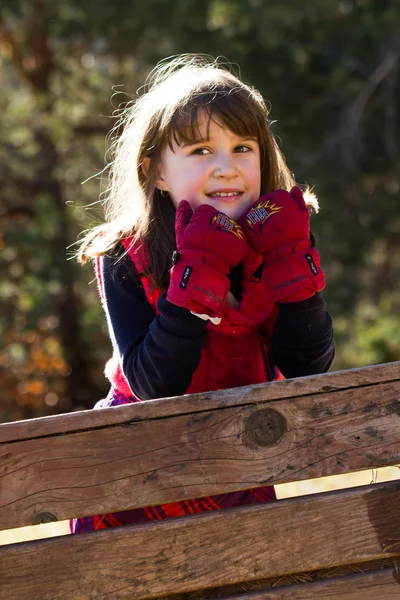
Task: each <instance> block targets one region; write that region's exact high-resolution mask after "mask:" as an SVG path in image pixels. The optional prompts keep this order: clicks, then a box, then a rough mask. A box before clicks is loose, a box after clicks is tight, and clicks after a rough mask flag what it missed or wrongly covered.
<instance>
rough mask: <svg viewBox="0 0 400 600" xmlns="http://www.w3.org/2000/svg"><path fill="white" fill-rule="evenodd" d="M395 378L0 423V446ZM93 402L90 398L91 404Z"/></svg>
mask: <svg viewBox="0 0 400 600" xmlns="http://www.w3.org/2000/svg"><path fill="white" fill-rule="evenodd" d="M399 380H400V361H397V362H392V363H386V364H382V365H372V366H368V367H361V368H357V369H348V370H345V371H334V372H332V373H324V374H321V375H312V376H309V377H299V378H295V379H287V380H284V381H276V382H272V383H264V384H259V385H250V386H246V387H242V388H234V389H227V390H218V391H216V392H207V393H203V394H191V395H188V396H181V397H180V398H164V399H160V400H151V401H148V402H141V403H138V404H134V405H128V406H119V407H114V408H108V409H103V410H99V411H95V412H93V411H91V410H86V411H81V412H74V413H68V414H63V415H57V416H49V417H41V418H38V419H28V420H25V421H15V422H11V423H3V424H1V425H0V443H12V442H14V441H16V440H26V439H31V438H35V437H43V436H46V435H49V436H50V435H54V434H57V433H72V432H75V431H82V430H85V429H93V428H96V427H106V426H110V425H119V424H125V423H129V422H138V421H143V420H148V419H157V418H161V417H168V416H172V415H179V414H180V415H182V414H186V413H195V412H203V411H208V410H213V409H216V408H223V407H225V406H235V405H244V404H249V405H250V404H258V403H259V402H267V401H270V400H278V399H283V398H292V397H298V396H306V395H310V394H311V395H315V394H322V393H325V392H333V391H338V390H345V389H351V388H356V387H363V386H369V385H374V384H376V383H379V382H380V383H388V382H391V381H399ZM96 401H97V399H94V400H93V405H94V404H95V403H96Z"/></svg>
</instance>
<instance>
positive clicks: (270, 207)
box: [246, 199, 283, 229]
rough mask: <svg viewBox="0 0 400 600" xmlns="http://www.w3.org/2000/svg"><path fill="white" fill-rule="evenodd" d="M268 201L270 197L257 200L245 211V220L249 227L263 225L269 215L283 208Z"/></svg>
mask: <svg viewBox="0 0 400 600" xmlns="http://www.w3.org/2000/svg"><path fill="white" fill-rule="evenodd" d="M270 202H271V200H270V199H268V200H264V201H263V202H259V203H258V204H257V205H256V206H253V208H252V209H251V211H250V212H248V213H247V215H246V221H247V224H248V226H249V227H251V229H254V227H255V226H256V225H261V226H262V225H264V223H265V221H266V220H267V219H268V218H269V217H271V216H272V215H273V214H275V213H277V212H279V211H280V210H281V209H282V208H283V206H276V204H270Z"/></svg>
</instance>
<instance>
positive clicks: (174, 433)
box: [0, 381, 400, 529]
mask: <svg viewBox="0 0 400 600" xmlns="http://www.w3.org/2000/svg"><path fill="white" fill-rule="evenodd" d="M113 410H118V409H113ZM95 412H102V411H93V414H94V413H95ZM395 464H400V381H392V382H389V383H379V384H375V385H373V384H370V385H368V386H365V387H362V388H348V389H345V390H338V391H333V392H332V391H329V392H325V393H323V392H321V393H319V394H316V395H305V396H299V397H292V398H287V399H282V400H273V401H272V400H269V401H267V402H261V401H259V402H257V403H253V404H244V405H238V404H237V405H234V406H229V405H227V406H225V407H223V408H214V409H213V410H207V411H206V410H205V411H202V412H194V413H185V414H183V415H172V416H164V417H158V418H154V419H146V420H144V421H137V422H136V421H134V422H129V423H126V424H122V425H109V426H105V427H102V428H97V427H95V428H93V429H91V430H84V431H78V432H74V433H69V434H67V433H60V434H57V435H53V436H45V437H41V438H40V437H39V438H33V439H28V440H23V441H15V442H13V443H12V444H7V443H6V444H1V445H0V484H1V496H0V528H2V529H7V528H11V527H19V526H24V525H30V524H32V523H33V524H36V523H40V522H45V521H51V520H63V519H67V518H71V517H77V516H87V515H93V514H98V513H103V512H110V511H118V510H125V509H128V508H134V507H140V506H147V505H151V504H159V503H166V502H171V501H176V500H183V499H188V498H193V497H201V496H204V495H212V494H219V493H225V492H229V491H234V490H239V489H246V488H249V487H254V486H257V485H266V484H268V485H270V484H274V483H284V482H289V481H299V480H303V479H312V478H316V477H322V476H327V475H337V474H341V473H347V472H351V471H359V470H363V469H369V468H374V467H379V466H390V465H395Z"/></svg>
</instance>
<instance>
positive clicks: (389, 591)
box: [220, 568, 400, 600]
mask: <svg viewBox="0 0 400 600" xmlns="http://www.w3.org/2000/svg"><path fill="white" fill-rule="evenodd" d="M335 598H336V599H337V600H398V598H400V574H399V573H398V572H396V570H395V569H393V568H391V569H382V570H380V571H373V572H371V573H365V574H357V575H347V576H346V577H336V578H334V579H328V580H326V581H315V582H312V583H305V584H303V583H302V584H297V585H290V586H285V587H281V588H277V589H275V590H268V591H264V592H262V591H259V592H254V593H252V592H250V593H248V594H239V595H235V596H229V597H228V596H224V597H223V598H221V599H220V600H331V599H335Z"/></svg>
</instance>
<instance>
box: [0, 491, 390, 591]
mask: <svg viewBox="0 0 400 600" xmlns="http://www.w3.org/2000/svg"><path fill="white" fill-rule="evenodd" d="M399 505H400V482H396V483H390V484H382V485H376V486H366V487H364V488H358V489H353V490H346V491H342V492H333V493H327V494H319V495H316V496H309V497H302V498H296V499H294V500H284V501H280V502H276V503H274V504H268V505H263V506H253V507H246V508H245V507H241V508H239V509H232V510H227V511H221V512H218V513H213V514H209V515H198V516H192V517H185V518H181V519H173V520H169V521H163V522H158V523H155V524H152V523H150V524H146V525H139V526H128V527H121V528H117V529H113V530H106V531H99V532H91V533H88V534H81V535H80V536H65V537H63V538H59V539H52V540H45V541H40V542H29V543H25V544H17V545H15V546H8V547H2V548H0V582H1V583H0V592H1V597H4V598H24V600H38V599H39V598H40V600H55V599H56V598H57V599H60V598H68V600H84V599H85V600H90V599H94V598H102V599H103V600H105V599H110V600H111V599H112V600H123V599H128V598H129V600H135V599H136V600H137V599H143V598H150V597H157V596H158V595H165V594H174V593H178V592H180V593H184V592H189V591H194V590H201V589H204V588H207V587H210V588H212V587H216V586H223V585H231V584H234V583H240V582H244V581H250V580H257V579H263V578H267V577H273V576H277V575H284V574H286V573H301V572H303V571H312V570H315V569H321V568H329V567H334V566H336V565H339V564H346V563H347V564H349V563H355V562H363V561H370V560H375V559H383V558H390V557H394V556H399V555H400V543H399V540H400V511H399ZM55 582H57V585H55ZM278 597H279V596H278ZM289 597H290V596H289ZM311 597H312V598H315V597H316V596H311ZM380 597H382V596H380Z"/></svg>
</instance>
